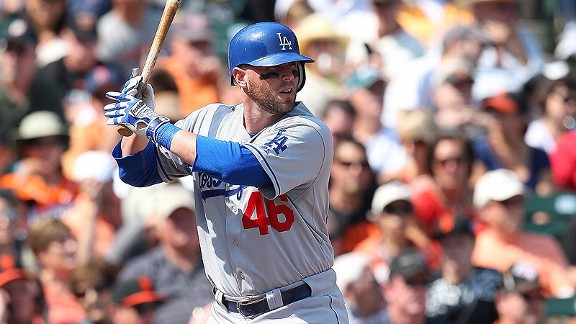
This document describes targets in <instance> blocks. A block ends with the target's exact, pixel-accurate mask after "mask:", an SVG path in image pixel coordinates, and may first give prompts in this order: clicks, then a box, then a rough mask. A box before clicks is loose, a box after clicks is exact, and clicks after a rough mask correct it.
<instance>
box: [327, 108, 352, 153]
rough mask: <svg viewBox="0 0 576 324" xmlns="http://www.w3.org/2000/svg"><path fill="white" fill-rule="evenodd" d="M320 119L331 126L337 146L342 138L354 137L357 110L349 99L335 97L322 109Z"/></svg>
mask: <svg viewBox="0 0 576 324" xmlns="http://www.w3.org/2000/svg"><path fill="white" fill-rule="evenodd" d="M320 119H322V121H323V122H324V124H326V126H328V128H330V131H331V132H332V140H333V141H332V143H333V145H334V147H336V145H338V142H340V140H342V139H344V138H347V137H352V127H353V126H354V120H355V119H356V111H355V110H354V107H353V106H352V104H351V103H350V101H349V100H340V99H333V100H330V101H328V102H327V103H326V106H325V107H324V109H322V114H321V115H320Z"/></svg>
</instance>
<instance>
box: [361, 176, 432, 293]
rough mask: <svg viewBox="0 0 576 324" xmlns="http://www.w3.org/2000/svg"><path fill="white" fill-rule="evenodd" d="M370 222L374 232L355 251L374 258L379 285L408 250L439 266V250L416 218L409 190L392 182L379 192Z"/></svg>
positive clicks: (374, 269)
mask: <svg viewBox="0 0 576 324" xmlns="http://www.w3.org/2000/svg"><path fill="white" fill-rule="evenodd" d="M368 215H369V217H368V219H369V220H371V221H372V222H374V223H375V225H376V227H377V228H378V230H377V231H372V232H370V233H369V234H368V236H367V237H366V238H365V239H363V240H362V241H360V242H359V243H358V245H356V247H355V248H354V250H353V251H355V252H362V253H364V254H366V255H369V256H370V257H371V263H370V266H371V269H372V272H373V273H374V276H375V277H376V279H377V280H378V282H379V283H381V284H383V283H385V282H386V280H388V278H387V276H388V274H389V272H390V262H391V260H392V259H393V258H394V257H396V256H397V255H398V254H400V253H401V252H402V251H404V250H405V249H406V248H414V249H417V250H418V252H420V253H422V255H424V256H425V257H426V259H427V262H428V263H429V264H430V265H431V266H432V267H437V266H438V265H439V260H438V257H439V252H438V249H437V248H436V247H435V246H434V245H433V244H432V242H431V240H430V237H429V236H428V235H427V233H425V232H424V231H423V230H422V228H421V227H420V225H419V224H418V221H417V220H416V218H415V217H414V209H413V205H412V199H411V195H410V187H409V186H408V185H406V184H404V183H402V182H399V181H391V182H388V183H386V184H384V185H381V186H380V187H378V189H376V192H375V193H374V198H373V199H372V208H371V210H370V212H369V214H368Z"/></svg>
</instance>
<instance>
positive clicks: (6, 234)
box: [0, 189, 27, 267]
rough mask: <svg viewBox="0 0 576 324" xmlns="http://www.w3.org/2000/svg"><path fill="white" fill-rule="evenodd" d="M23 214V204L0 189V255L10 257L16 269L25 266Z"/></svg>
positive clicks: (10, 193)
mask: <svg viewBox="0 0 576 324" xmlns="http://www.w3.org/2000/svg"><path fill="white" fill-rule="evenodd" d="M23 212H24V204H23V202H22V201H21V200H19V199H18V198H16V196H15V195H14V193H13V192H12V191H11V190H6V189H0V254H5V255H11V256H12V258H13V259H14V262H15V265H16V266H18V267H24V266H26V265H27V264H26V263H25V260H24V259H26V256H25V254H26V242H25V238H24V235H23V234H24V231H25V230H26V228H25V226H26V224H22V223H23V220H24V217H23V216H24V215H23Z"/></svg>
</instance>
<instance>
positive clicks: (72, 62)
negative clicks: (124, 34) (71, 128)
mask: <svg viewBox="0 0 576 324" xmlns="http://www.w3.org/2000/svg"><path fill="white" fill-rule="evenodd" d="M60 1H62V2H65V0H60ZM93 23H94V22H86V21H84V20H82V17H79V16H69V17H68V18H67V19H66V24H65V25H64V26H63V27H62V30H61V31H60V37H61V38H62V41H63V42H64V44H65V46H66V53H65V55H63V56H62V57H60V58H59V59H57V60H54V61H52V62H50V63H48V64H46V65H44V66H42V67H40V68H39V69H38V70H37V71H36V73H35V74H34V79H33V82H32V86H31V89H30V95H29V99H30V108H31V111H39V110H42V111H43V110H49V111H53V112H55V113H57V114H58V115H59V116H60V118H62V119H63V120H66V116H65V114H64V108H63V105H62V101H63V99H64V98H65V97H66V95H68V93H69V92H70V91H71V90H72V89H85V88H86V85H85V82H86V81H85V78H86V75H87V74H88V73H89V72H90V71H91V69H92V68H94V67H95V66H98V65H101V64H102V63H100V62H99V61H98V60H97V58H96V44H97V35H96V29H95V26H94V24H93Z"/></svg>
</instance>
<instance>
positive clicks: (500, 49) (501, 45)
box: [456, 0, 546, 101]
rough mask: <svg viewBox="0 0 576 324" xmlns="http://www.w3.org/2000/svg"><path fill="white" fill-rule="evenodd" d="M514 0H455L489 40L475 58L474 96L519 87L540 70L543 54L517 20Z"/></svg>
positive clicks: (533, 35)
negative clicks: (478, 56) (470, 13)
mask: <svg viewBox="0 0 576 324" xmlns="http://www.w3.org/2000/svg"><path fill="white" fill-rule="evenodd" d="M520 2H521V1H518V0H457V1H456V4H459V5H461V6H463V7H465V8H467V9H469V10H470V11H471V12H472V14H473V15H474V19H475V21H476V23H477V24H476V25H477V26H478V27H479V28H481V29H482V31H483V33H484V35H485V36H486V37H487V38H488V39H489V42H488V43H487V44H486V46H484V48H483V51H482V55H481V56H480V59H479V60H478V69H477V71H476V82H475V86H474V96H475V99H476V100H478V101H479V100H482V99H484V98H486V97H489V96H493V95H495V94H497V93H498V92H501V91H509V92H514V91H519V90H520V89H521V87H522V85H523V84H524V83H526V82H527V81H528V80H529V79H530V78H532V77H533V76H535V75H537V74H539V73H541V72H542V71H543V68H544V63H545V62H546V60H545V55H544V52H543V50H542V47H541V45H540V42H539V41H538V39H537V38H536V36H535V34H534V33H533V32H532V31H531V30H530V29H528V28H526V27H524V26H523V25H522V24H521V21H520V12H519V9H518V4H519V3H520Z"/></svg>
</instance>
